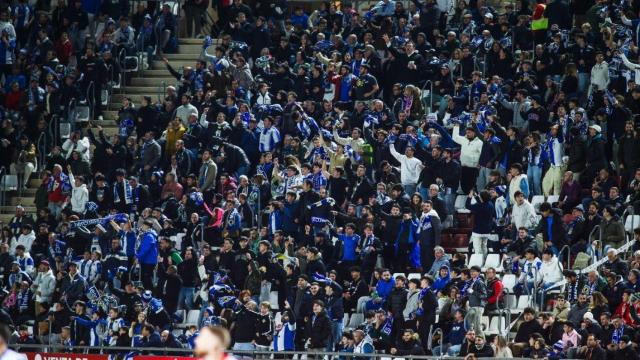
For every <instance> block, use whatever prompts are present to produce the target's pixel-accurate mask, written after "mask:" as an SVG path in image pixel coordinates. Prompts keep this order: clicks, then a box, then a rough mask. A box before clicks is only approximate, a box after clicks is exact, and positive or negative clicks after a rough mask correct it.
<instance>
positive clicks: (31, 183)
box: [29, 179, 42, 188]
mask: <svg viewBox="0 0 640 360" xmlns="http://www.w3.org/2000/svg"><path fill="white" fill-rule="evenodd" d="M40 184H42V180H41V179H31V180H29V187H30V188H38V187H39V186H40Z"/></svg>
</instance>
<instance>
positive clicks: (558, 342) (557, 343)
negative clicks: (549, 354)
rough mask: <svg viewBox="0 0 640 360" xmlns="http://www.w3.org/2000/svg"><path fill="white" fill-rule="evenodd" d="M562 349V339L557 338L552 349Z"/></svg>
mask: <svg viewBox="0 0 640 360" xmlns="http://www.w3.org/2000/svg"><path fill="white" fill-rule="evenodd" d="M562 349H564V346H562V340H558V341H556V343H555V344H553V350H558V351H562Z"/></svg>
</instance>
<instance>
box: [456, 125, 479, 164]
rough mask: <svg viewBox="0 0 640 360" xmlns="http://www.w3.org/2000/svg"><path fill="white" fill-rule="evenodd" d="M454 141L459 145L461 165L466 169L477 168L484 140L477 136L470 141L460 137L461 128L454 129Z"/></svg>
mask: <svg viewBox="0 0 640 360" xmlns="http://www.w3.org/2000/svg"><path fill="white" fill-rule="evenodd" d="M453 141H455V142H456V143H458V144H459V145H460V147H461V149H460V165H462V166H466V167H477V166H478V160H480V152H481V151H482V140H480V139H479V138H478V137H477V136H476V137H475V138H474V139H473V140H471V141H469V139H467V138H466V137H465V136H461V135H460V126H458V125H455V126H454V127H453Z"/></svg>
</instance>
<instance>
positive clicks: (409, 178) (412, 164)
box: [389, 144, 424, 185]
mask: <svg viewBox="0 0 640 360" xmlns="http://www.w3.org/2000/svg"><path fill="white" fill-rule="evenodd" d="M389 150H391V155H393V157H394V158H396V160H398V161H399V162H400V182H401V183H402V185H415V184H417V183H418V179H420V172H421V171H422V169H423V168H424V165H422V161H420V159H418V158H415V157H411V158H410V157H408V156H407V155H402V154H400V153H398V152H397V151H396V147H395V146H393V144H392V145H391V146H389Z"/></svg>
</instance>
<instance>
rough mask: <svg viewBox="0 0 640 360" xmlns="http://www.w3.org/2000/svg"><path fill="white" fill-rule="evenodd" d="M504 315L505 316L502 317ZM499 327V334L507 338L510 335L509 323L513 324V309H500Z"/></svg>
mask: <svg viewBox="0 0 640 360" xmlns="http://www.w3.org/2000/svg"><path fill="white" fill-rule="evenodd" d="M503 315H504V317H502V316H503ZM498 316H499V318H498V329H499V334H500V335H502V336H504V337H505V338H507V340H508V337H509V330H510V328H508V327H507V326H508V325H509V324H511V311H509V310H508V309H502V310H500V311H498ZM503 321H504V322H505V324H504V325H505V326H502V325H503V324H502V322H503Z"/></svg>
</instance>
